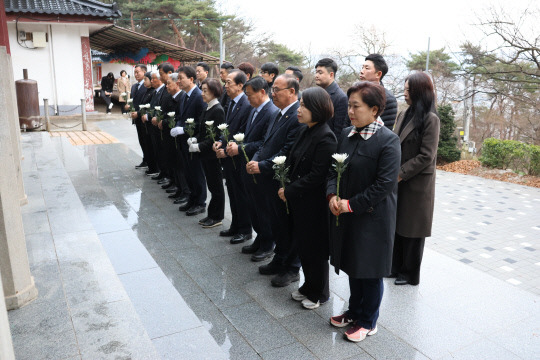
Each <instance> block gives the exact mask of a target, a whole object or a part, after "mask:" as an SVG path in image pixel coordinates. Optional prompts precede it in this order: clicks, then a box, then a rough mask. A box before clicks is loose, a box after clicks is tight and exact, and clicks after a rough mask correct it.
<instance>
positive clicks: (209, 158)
mask: <svg viewBox="0 0 540 360" xmlns="http://www.w3.org/2000/svg"><path fill="white" fill-rule="evenodd" d="M201 88H202V98H203V100H204V102H205V103H206V104H207V106H206V109H205V110H204V111H203V112H202V115H201V118H200V123H199V131H198V132H197V133H198V134H197V137H196V139H195V140H194V141H192V143H191V145H190V150H191V151H195V152H199V153H200V159H201V161H202V166H203V170H204V175H205V177H206V184H207V186H208V190H209V191H210V193H211V194H212V199H211V200H210V203H209V204H208V216H207V217H205V218H203V219H201V220H200V221H199V224H201V225H202V227H203V228H213V227H215V226H218V225H221V221H222V220H223V217H224V216H225V189H224V188H223V174H222V173H221V165H220V163H219V160H218V159H217V157H216V153H215V152H214V150H213V145H214V141H215V139H216V138H217V137H218V136H219V135H218V133H219V130H217V127H218V126H219V125H220V124H223V123H224V122H225V112H224V111H223V107H221V104H220V103H219V98H220V96H221V93H222V88H221V84H220V83H219V80H217V79H205V80H204V81H203V82H202V84H201ZM212 136H213V137H214V138H212Z"/></svg>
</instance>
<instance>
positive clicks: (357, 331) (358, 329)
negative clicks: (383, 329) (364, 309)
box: [345, 325, 377, 342]
mask: <svg viewBox="0 0 540 360" xmlns="http://www.w3.org/2000/svg"><path fill="white" fill-rule="evenodd" d="M376 333H377V325H375V328H373V329H371V330H370V329H364V328H363V327H362V326H360V325H354V326H353V327H351V328H350V329H349V330H347V331H345V337H346V338H347V339H348V340H350V341H353V342H359V341H362V340H364V339H365V338H366V336H371V335H375V334H376Z"/></svg>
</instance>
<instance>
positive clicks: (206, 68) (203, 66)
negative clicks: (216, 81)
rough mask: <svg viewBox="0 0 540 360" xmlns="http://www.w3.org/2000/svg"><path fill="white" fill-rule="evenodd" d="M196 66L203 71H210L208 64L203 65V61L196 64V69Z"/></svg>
mask: <svg viewBox="0 0 540 360" xmlns="http://www.w3.org/2000/svg"><path fill="white" fill-rule="evenodd" d="M197 66H200V67H202V68H203V69H204V71H210V66H208V64H207V63H205V62H204V61H201V62H198V63H197V65H196V66H195V67H197Z"/></svg>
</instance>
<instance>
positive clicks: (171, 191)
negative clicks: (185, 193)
mask: <svg viewBox="0 0 540 360" xmlns="http://www.w3.org/2000/svg"><path fill="white" fill-rule="evenodd" d="M177 191H178V188H177V187H176V186H173V187H170V188H168V189H167V190H166V191H165V192H166V193H167V194H176V192H177Z"/></svg>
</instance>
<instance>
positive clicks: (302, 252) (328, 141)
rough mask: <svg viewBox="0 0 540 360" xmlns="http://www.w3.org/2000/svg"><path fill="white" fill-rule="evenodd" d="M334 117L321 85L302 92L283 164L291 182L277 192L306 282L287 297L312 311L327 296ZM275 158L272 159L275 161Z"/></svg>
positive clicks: (294, 250)
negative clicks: (328, 183)
mask: <svg viewBox="0 0 540 360" xmlns="http://www.w3.org/2000/svg"><path fill="white" fill-rule="evenodd" d="M333 115H334V106H333V104H332V99H331V98H330V95H328V93H327V92H326V90H324V89H322V88H320V87H314V88H309V89H307V90H305V91H304V92H303V93H302V99H301V100H300V107H299V108H298V122H299V123H301V124H305V125H307V126H306V127H303V128H301V129H300V130H299V131H298V137H297V138H296V141H295V143H294V144H293V146H292V148H291V151H290V153H289V156H288V157H287V159H286V162H285V166H286V167H289V169H290V171H289V180H290V183H289V184H286V185H285V188H283V187H282V188H280V189H279V191H278V195H279V197H280V198H281V200H283V201H287V203H288V204H289V209H290V216H291V217H292V239H293V246H292V248H293V251H292V253H294V254H298V256H300V261H301V264H302V269H303V271H304V277H305V282H304V284H303V285H302V286H301V287H300V288H299V289H298V290H297V291H295V292H293V293H292V298H293V299H294V300H297V301H301V302H302V306H304V307H305V308H307V309H315V308H317V307H319V305H321V304H324V303H325V302H326V301H328V299H329V297H330V290H329V287H328V248H329V239H328V208H327V206H328V205H327V202H326V179H327V176H328V169H329V168H330V164H331V161H332V158H331V156H332V154H333V153H334V152H335V151H336V148H337V140H336V136H335V135H334V132H333V131H332V130H331V129H330V127H329V126H328V124H327V123H326V122H327V120H329V119H331V118H332V116H333ZM274 160H275V159H274Z"/></svg>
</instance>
